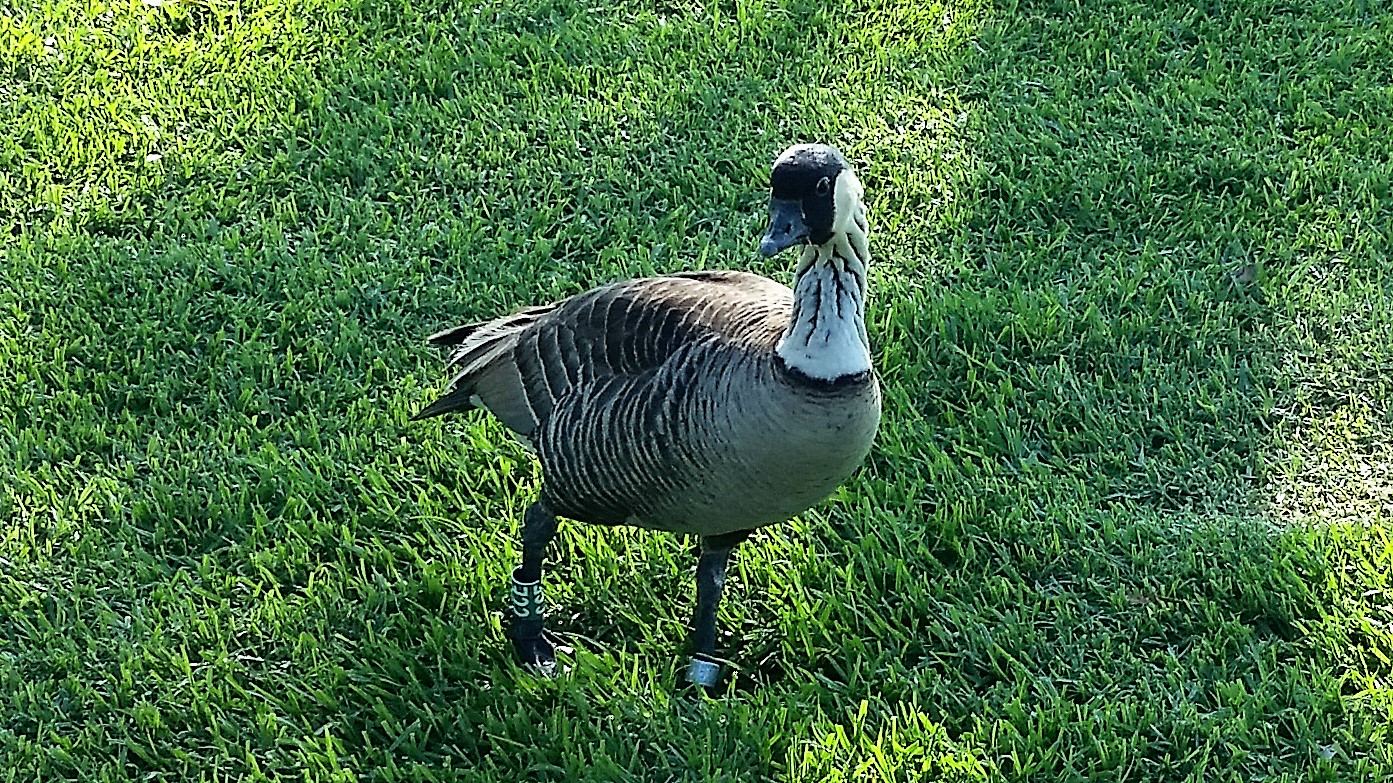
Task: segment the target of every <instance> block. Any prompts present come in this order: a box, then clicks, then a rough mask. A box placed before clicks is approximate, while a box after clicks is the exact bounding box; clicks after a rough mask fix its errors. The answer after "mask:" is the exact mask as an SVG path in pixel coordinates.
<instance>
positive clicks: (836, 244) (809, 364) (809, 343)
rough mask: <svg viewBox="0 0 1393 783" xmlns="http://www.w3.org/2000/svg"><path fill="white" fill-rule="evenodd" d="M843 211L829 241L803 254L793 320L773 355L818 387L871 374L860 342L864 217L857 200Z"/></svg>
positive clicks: (865, 343) (865, 344)
mask: <svg viewBox="0 0 1393 783" xmlns="http://www.w3.org/2000/svg"><path fill="white" fill-rule="evenodd" d="M858 190H859V187H858ZM839 195H840V194H839ZM857 195H858V196H859V193H858V194H857ZM839 206H841V205H840V204H839ZM847 206H848V207H850V212H851V214H850V215H848V216H847V219H846V220H844V221H841V222H843V223H844V225H843V226H841V227H840V228H841V230H840V231H838V232H837V233H834V234H833V235H832V239H831V240H829V241H828V242H827V243H826V244H823V245H820V246H817V247H813V246H809V247H806V248H804V249H803V254H802V256H801V257H800V258H799V260H798V273H797V278H796V279H795V280H794V283H793V316H792V318H791V319H790V320H789V325H788V329H787V330H786V331H785V332H784V336H783V339H782V340H780V341H779V344H778V347H777V348H776V349H775V350H776V351H777V352H778V354H779V356H780V357H781V358H782V359H783V360H784V363H785V364H787V365H788V366H790V367H792V368H794V369H796V370H798V371H799V372H801V373H802V374H804V375H807V376H809V377H811V378H815V379H817V380H821V381H835V380H837V379H839V378H846V377H849V376H854V375H859V374H862V373H865V372H868V371H869V370H870V369H871V348H870V340H869V339H868V338H867V336H866V269H867V267H868V266H869V265H870V261H871V254H870V249H869V246H868V244H867V241H866V234H867V223H866V213H865V207H864V206H862V204H861V201H860V199H859V198H856V199H853V200H852V201H851V203H850V204H848V205H847Z"/></svg>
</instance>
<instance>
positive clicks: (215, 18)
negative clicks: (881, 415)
mask: <svg viewBox="0 0 1393 783" xmlns="http://www.w3.org/2000/svg"><path fill="white" fill-rule="evenodd" d="M107 3H108V0H85V1H84V2H77V1H76V0H32V1H31V0H18V2H16V0H8V1H7V0H0V129H3V132H0V275H3V278H0V283H2V284H0V783H20V782H23V783H30V781H53V780H64V779H66V780H82V781H115V780H169V781H189V780H208V781H224V780H277V781H330V780H334V781H347V780H362V781H368V780H381V781H426V780H460V781H494V780H497V781H510V780H523V779H534V780H592V779H593V780H644V781H650V780H651V781H663V780H692V781H714V780H732V781H734V780H741V781H744V780H752V779H754V780H759V779H778V780H799V781H843V780H845V781H853V780H854V781H863V780H864V781H881V780H884V781H917V780H934V779H943V780H957V781H974V780H1004V781H1040V782H1041V783H1044V782H1046V781H1048V782H1050V783H1054V782H1056V781H1090V780H1096V781H1123V780H1125V781H1141V782H1149V781H1233V782H1234V783H1240V782H1241V783H1248V782H1249V781H1279V780H1280V781H1293V782H1294V781H1342V782H1343V781H1365V780H1368V781H1373V780H1379V779H1382V778H1383V777H1384V776H1393V729H1390V726H1391V725H1393V662H1391V661H1390V659H1393V577H1391V576H1390V571H1393V535H1390V529H1391V528H1393V521H1390V520H1391V519H1393V477H1390V475H1391V472H1393V407H1390V406H1391V405H1393V394H1391V392H1393V388H1390V387H1391V386H1393V380H1391V378H1393V271H1390V270H1393V266H1390V262H1389V259H1388V255H1389V252H1390V244H1393V242H1391V241H1390V240H1393V229H1391V228H1390V227H1391V226H1393V195H1391V194H1390V179H1391V178H1393V87H1390V85H1393V9H1388V8H1387V7H1386V5H1385V4H1384V3H1381V2H1378V1H1377V0H1358V1H1357V2H1356V1H1353V0H1351V2H1337V1H1335V0H1310V1H1309V2H1281V0H1235V1H1234V2H1230V3H1212V2H1201V1H1200V0H1195V2H1181V3H1179V4H1177V3H1161V2H1156V3H1152V4H1147V3H1141V2H1137V1H1136V0H1123V1H1122V2H1116V3H1107V4H1104V3H1093V4H1082V3H1078V2H1067V1H1061V2H1056V3H1049V2H1038V3H1022V4H1019V5H1012V4H1007V3H1005V2H1003V3H1001V4H999V5H995V6H992V5H987V4H985V3H981V2H975V1H974V0H948V2H946V3H933V2H925V3H894V2H889V1H888V0H859V2H832V3H822V2H813V1H812V0H735V1H734V2H730V1H729V0H720V2H716V3H712V4H708V5H700V4H697V3H694V2H683V1H680V0H670V1H669V2H659V3H657V4H651V3H648V4H645V3H626V2H620V3H608V4H595V6H596V7H588V6H587V5H584V4H580V3H575V2H571V1H570V0H507V2H497V3H485V4H482V5H475V4H471V3H463V2H459V3H457V2H452V1H451V0H416V1H415V2H405V0H241V1H240V2H229V1H228V0H163V2H160V1H159V0H144V1H143V2H141V1H139V0H124V2H117V3H114V4H107ZM810 140H819V141H827V142H832V143H835V144H838V145H839V146H841V147H842V148H843V149H844V150H845V151H846V152H847V153H848V155H849V156H850V157H851V158H852V160H853V161H854V162H855V163H856V164H857V166H858V167H859V168H860V170H861V173H862V179H863V181H864V182H865V184H866V188H867V196H868V200H869V202H870V206H871V211H872V215H871V217H872V228H873V236H872V246H873V250H874V252H875V254H876V265H875V266H874V268H873V269H872V286H873V291H872V308H873V312H872V313H871V322H870V324H869V326H870V329H871V336H872V342H873V346H874V348H875V353H876V356H877V361H878V366H879V370H880V373H881V376H882V380H883V386H884V389H885V393H886V411H885V419H884V424H883V429H882V432H881V436H880V438H879V441H878V445H877V447H876V449H875V450H874V452H873V453H872V456H871V458H870V459H869V461H868V464H867V465H866V467H865V468H864V469H863V470H862V471H861V472H859V473H858V474H857V476H856V477H855V478H854V479H852V480H851V481H850V482H848V483H847V485H846V486H845V487H844V488H843V489H842V490H841V491H840V492H839V493H838V494H837V495H836V496H835V497H834V498H833V499H832V500H830V501H829V502H827V503H825V504H823V505H822V506H820V507H819V508H818V509H817V510H816V511H814V512H811V513H809V514H807V515H805V516H804V517H803V518H801V519H799V520H796V521H794V522H792V523H790V524H788V525H784V526H780V527H777V528H774V529H770V530H768V531H766V532H764V533H762V534H761V535H759V536H758V537H756V539H755V540H754V541H753V542H751V544H749V545H747V546H746V547H744V548H743V549H742V550H741V552H740V554H739V556H738V562H737V564H736V565H735V567H734V568H733V569H732V582H731V588H730V590H729V592H728V597H727V600H726V603H725V605H724V607H723V612H722V624H723V626H724V627H725V628H727V629H730V630H731V631H732V633H731V635H730V637H729V638H728V639H726V640H725V642H723V644H724V645H725V647H726V649H727V650H728V651H729V653H730V655H731V657H732V658H733V659H734V660H735V662H736V664H737V665H738V666H739V672H738V674H737V676H736V677H735V678H734V680H733V683H732V685H731V686H730V688H729V690H728V691H727V692H725V693H724V694H722V695H720V696H719V697H718V698H715V699H707V698H705V697H703V696H701V695H699V694H695V693H691V692H688V691H687V690H685V689H683V688H680V687H679V686H678V682H679V666H680V663H681V661H680V659H679V657H678V656H677V652H678V650H679V648H680V647H681V645H682V642H683V640H684V638H685V633H686V622H687V619H688V617H689V614H690V608H691V604H692V601H693V592H694V588H693V584H692V579H691V576H692V571H693V567H694V564H695V560H694V558H693V556H692V549H691V545H692V544H691V542H689V541H682V540H678V539H676V538H674V537H671V536H663V535H656V534H650V533H644V532H636V531H630V530H616V531H606V530H597V529H591V528H584V527H581V526H578V525H563V528H562V533H561V536H560V537H559V539H558V542H557V544H556V546H555V549H554V552H555V553H556V561H557V563H556V567H555V569H554V570H553V571H552V572H551V575H552V576H551V578H550V586H549V598H550V600H551V603H552V604H553V608H552V617H553V624H554V626H555V627H556V628H557V629H558V630H560V631H562V632H563V633H565V634H567V635H568V636H569V637H570V638H571V640H572V641H573V643H574V645H575V647H576V648H577V649H576V652H575V654H574V656H573V657H572V658H571V659H570V660H569V661H568V663H569V666H570V671H569V673H568V674H567V676H565V677H562V678H560V679H557V680H554V681H539V680H537V679H535V678H533V677H531V676H529V675H527V674H526V673H524V672H522V671H520V670H519V669H518V668H517V667H515V666H514V665H513V663H512V662H511V658H510V651H509V648H508V645H507V641H506V639H505V638H504V636H503V633H502V630H501V626H500V610H501V609H502V597H503V596H502V589H503V587H504V585H505V583H506V580H507V576H508V573H509V571H510V570H511V568H512V566H513V564H514V561H515V559H516V558H517V555H518V547H517V544H516V543H515V535H516V530H517V527H518V522H519V518H520V516H521V512H522V509H523V508H524V507H525V506H526V504H527V503H528V502H530V499H531V497H532V495H533V492H534V491H535V488H536V485H537V481H538V474H537V470H536V467H535V465H534V463H533V462H532V461H531V460H530V459H529V458H528V457H527V455H526V454H525V453H524V452H523V451H522V449H521V447H520V446H518V445H515V444H514V443H513V442H511V441H510V440H509V439H508V438H507V437H506V436H505V434H504V432H503V430H502V429H501V428H500V427H499V426H498V425H496V424H495V423H493V422H491V421H485V420H483V419H481V418H475V417H469V418H463V419H452V420H448V421H440V420H435V421H431V422H428V423H422V424H409V423H408V422H407V418H408V417H409V416H410V415H411V414H412V413H413V412H414V411H416V410H417V409H418V408H419V406H420V405H422V404H423V403H424V402H426V401H428V400H429V399H430V398H431V395H432V394H433V393H434V392H435V391H437V390H438V389H439V388H440V387H441V385H442V383H443V376H442V374H441V364H440V359H439V357H438V356H437V355H435V353H433V352H432V351H431V350H430V349H428V347H427V346H426V345H425V344H424V342H423V338H424V336H425V335H426V334H428V333H429V332H431V331H433V330H435V329H437V328H440V327H442V326H445V325H450V324H454V323H458V322H461V321H465V320H469V319H475V318H480V317H485V316H490V315H494V314H499V313H503V312H506V311H508V310H510V309H512V308H516V307H519V306H522V305H524V304H528V303H537V302H543V301H547V300H551V299H554V298H557V297H561V296H565V295H567V294H571V293H575V292H578V291H580V290H583V289H584V288H586V287H588V286H591V285H594V284H597V283H600V282H604V281H609V280H613V279H616V278H621V277H628V276H633V275H639V274H650V273H655V272H665V271H676V270H682V269H693V268H702V267H732V268H742V269H755V270H759V271H762V272H765V273H767V274H770V275H772V276H774V277H776V278H778V279H782V280H787V279H788V277H789V270H788V268H787V266H786V265H787V263H788V259H787V258H780V259H774V260H772V261H765V260H762V259H760V258H758V257H757V255H756V253H755V252H754V250H755V246H756V241H757V234H758V231H759V230H760V228H761V223H760V221H761V218H762V211H763V205H764V198H765V193H764V187H765V183H766V177H767V171H768V165H769V163H770V161H771V160H772V158H773V156H774V155H775V154H776V153H777V152H778V151H779V150H781V149H782V148H783V147H784V146H786V145H788V144H790V143H793V142H796V141H810Z"/></svg>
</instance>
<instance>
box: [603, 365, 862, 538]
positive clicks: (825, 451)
mask: <svg viewBox="0 0 1393 783" xmlns="http://www.w3.org/2000/svg"><path fill="white" fill-rule="evenodd" d="M769 396H770V397H772V398H773V399H763V400H761V399H755V400H751V401H749V402H750V404H751V405H758V406H761V408H762V409H761V410H760V411H759V412H758V413H757V414H754V415H752V414H751V411H750V410H749V409H748V408H746V409H741V408H739V407H735V406H732V407H731V408H730V409H728V410H726V411H725V413H726V414H727V415H725V416H721V415H719V413H721V411H717V413H718V415H716V416H713V417H712V418H711V419H710V420H709V424H710V426H711V431H710V432H709V433H708V434H707V435H706V436H705V437H703V438H702V441H701V442H703V443H704V444H705V447H704V448H703V449H701V451H700V453H699V454H697V455H694V456H696V457H697V459H696V460H694V462H695V464H693V465H692V466H691V475H690V476H689V478H690V479H691V480H689V481H687V482H684V485H683V486H682V488H681V490H680V491H678V492H675V493H673V494H672V495H671V496H669V497H667V498H662V499H661V500H662V501H663V502H661V503H655V504H654V506H653V507H652V508H650V509H647V510H645V511H646V513H638V514H635V515H634V516H633V517H632V518H631V519H629V520H628V521H629V522H630V524H636V525H639V526H643V527H652V528H657V529H662V530H671V531H674V532H680V533H691V534H695V535H719V534H721V533H728V532H733V531H736V530H751V529H754V528H758V527H763V526H766V525H771V524H775V523H777V522H782V521H784V520H787V519H789V518H790V517H793V516H795V515H797V514H799V513H801V512H803V511H806V510H807V509H809V508H811V507H813V506H815V505H817V504H818V503H819V502H821V501H822V500H823V499H824V498H826V497H827V496H828V495H830V494H831V493H832V492H833V491H834V490H836V488H837V486H838V485H840V484H841V483H842V482H843V481H845V480H846V479H847V477H849V476H850V475H851V474H852V473H853V472H854V471H855V470H856V468H857V467H858V466H859V465H860V464H861V463H862V462H863V461H864V460H865V457H866V454H867V453H868V452H869V451H870V448H871V443H872V441H873V440H874V438H875V433H876V429H877V427H878V426H879V422H880V393H879V389H878V387H877V386H876V382H875V380H874V379H873V378H872V379H870V380H868V381H867V382H866V383H865V384H863V385H861V386H860V387H858V388H854V389H851V390H848V391H842V392H839V393H837V394H835V395H832V394H826V393H819V392H816V391H809V392H807V393H793V394H789V393H787V390H785V393H784V394H780V395H769Z"/></svg>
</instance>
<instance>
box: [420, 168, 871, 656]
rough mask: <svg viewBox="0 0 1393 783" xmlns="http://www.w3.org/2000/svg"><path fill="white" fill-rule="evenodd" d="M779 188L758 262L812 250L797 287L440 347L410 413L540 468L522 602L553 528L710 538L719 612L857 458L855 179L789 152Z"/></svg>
mask: <svg viewBox="0 0 1393 783" xmlns="http://www.w3.org/2000/svg"><path fill="white" fill-rule="evenodd" d="M781 165H782V166H783V167H784V171H783V174H784V176H783V177H782V178H781V177H780V171H781V169H780V166H781ZM771 180H772V183H771V184H772V188H771V227H770V231H769V233H768V234H766V236H765V238H764V241H763V243H762V245H761V249H762V250H763V251H764V252H765V253H766V254H769V255H772V254H773V253H776V252H778V251H779V250H781V249H784V248H785V247H789V246H794V245H801V246H802V250H801V252H800V256H799V264H798V270H797V273H796V276H795V282H794V287H793V288H791V289H790V288H789V287H787V286H784V285H782V284H780V283H777V282H775V281H773V280H770V279H768V278H765V277H761V276H759V275H754V274H750V273H745V272H734V271H711V272H689V273H681V274H673V275H666V276H661V277H650V278H642V279H636V280H626V281H622V282H617V283H612V284H610V285H606V286H602V287H599V288H596V289H592V290H590V291H587V292H584V293H581V294H578V295H576V296H573V297H571V298H569V299H565V300H563V301H561V302H557V303H555V304H552V305H546V306H542V307H534V308H529V309H525V310H523V311H521V312H519V313H516V314H514V315H510V316H505V317H502V318H498V319H494V320H491V321H484V322H480V323H476V324H470V325H466V326H462V327H457V328H453V329H448V330H446V331H443V332H440V333H438V334H436V335H433V336H432V337H431V342H433V343H435V344H438V345H444V346H452V347H453V350H452V352H451V356H450V366H451V367H452V368H455V374H454V377H453V379H452V381H451V383H450V388H449V390H448V391H447V392H446V393H445V394H444V395H442V396H441V397H440V399H438V400H437V401H436V402H435V403H434V404H432V405H430V406H429V407H427V408H426V409H425V410H423V411H421V413H419V414H418V415H417V418H428V417H431V416H437V415H441V414H445V413H452V412H460V411H467V410H470V409H473V408H483V409H485V410H487V411H489V412H490V413H492V414H493V415H494V416H496V417H497V418H498V419H499V420H500V421H502V422H503V424H504V425H505V426H507V427H508V428H509V429H510V430H512V431H513V432H514V433H515V434H517V436H519V437H520V438H521V439H522V440H524V441H525V442H526V443H528V444H529V445H530V446H531V447H532V448H533V449H534V450H535V452H536V454H537V457H538V459H539V461H540V463H541V469H542V477H543V481H542V488H541V491H540V497H539V500H538V503H537V504H536V505H535V506H534V507H533V509H532V510H529V517H528V519H527V520H525V525H524V564H523V567H522V568H520V569H519V572H518V573H515V576H514V582H515V588H516V585H518V584H523V585H524V586H527V585H531V584H532V582H534V581H535V582H536V583H537V590H538V591H539V590H540V582H539V581H538V580H539V579H540V564H541V553H540V551H536V552H534V553H533V555H535V557H533V558H532V559H533V560H535V562H536V568H535V569H534V568H529V553H528V551H527V543H526V539H527V535H528V529H529V527H531V528H535V529H537V530H541V531H542V532H541V533H539V534H538V536H537V537H540V538H544V539H547V540H549V538H550V537H551V535H552V534H553V533H554V530H555V522H554V519H553V517H554V516H555V515H559V516H563V517H567V518H570V519H575V520H578V521H582V522H588V523H594V524H604V525H614V524H628V525H636V526H639V527H645V528H650V529H655V530H664V531H670V532H675V533H687V534H693V535H697V536H700V537H702V541H703V550H704V552H708V553H716V554H718V555H719V557H715V556H714V555H713V557H712V558H711V561H712V562H713V563H715V561H716V560H719V563H718V565H719V569H718V570H719V572H720V573H719V574H718V576H720V579H716V580H715V581H716V582H717V584H716V586H715V588H714V589H715V591H716V593H715V595H716V599H718V598H719V582H720V581H721V580H722V579H723V574H724V568H725V561H726V558H727V557H728V555H729V552H730V550H731V549H733V548H734V546H735V545H736V544H738V543H739V541H740V540H742V539H743V538H744V537H745V536H747V535H748V534H749V532H750V531H752V530H755V529H757V528H760V527H763V526H766V525H770V524H774V523H777V522H781V521H784V520H787V519H789V518H790V517H792V516H794V515H796V514H798V513H800V512H802V511H804V510H806V509H808V508H810V507H812V506H813V505H815V504H816V503H818V502H819V501H821V500H822V499H824V498H825V497H827V495H828V494H830V493H831V492H832V491H833V490H834V489H835V488H836V487H837V485H838V484H840V483H841V482H842V481H843V480H845V479H846V478H847V477H848V476H849V475H850V474H851V473H852V472H853V471H854V470H855V469H856V467H857V466H858V465H860V463H861V462H862V461H863V460H864V458H865V456H866V453H867V452H868V450H869V449H870V447H871V443H872V440H873V439H874V436H875V432H876V428H877V426H878V424H879V420H880V393H879V388H878V385H877V382H876V378H875V374H874V372H873V371H872V368H871V363H870V352H869V346H868V340H867V337H866V331H865V326H864V314H865V298H866V267H867V265H868V263H869V261H870V257H869V252H868V245H867V241H866V234H867V223H866V218H865V211H864V207H863V205H862V202H861V190H860V184H859V182H858V181H857V180H856V177H855V175H854V173H852V171H851V169H850V167H849V165H848V164H846V161H845V159H844V158H842V157H841V155H840V153H838V152H836V151H835V150H833V149H831V148H829V147H822V146H820V145H800V146H798V147H794V148H791V149H790V150H789V151H787V152H785V153H784V155H783V156H781V157H780V159H779V161H776V164H775V169H774V175H772V176H771ZM781 184H782V186H783V188H782V190H783V192H781V187H780V186H781ZM820 207H823V208H825V209H822V210H821V211H820V209H819V208H820ZM547 519H551V521H550V522H547V521H546V520H547ZM547 531H550V532H547ZM727 543H728V544H729V545H728V546H726V544H727ZM544 546H545V541H543V542H542V543H541V547H544ZM539 550H540V548H539ZM707 560H708V558H707V557H706V555H703V563H707ZM713 569H715V566H714V565H713V566H711V567H710V568H708V570H713ZM534 571H535V572H536V575H535V577H534V576H533V573H532V572H534ZM708 581H710V580H708ZM698 583H699V584H698V593H699V596H698V603H699V608H698V621H697V625H698V629H697V633H696V634H695V636H694V646H696V647H698V648H700V647H703V646H706V647H709V646H710V645H709V644H705V645H704V644H703V643H702V641H703V640H702V639H701V638H700V637H701V636H702V635H703V633H702V630H703V629H702V628H701V626H702V624H703V622H704V618H703V617H702V616H701V615H702V608H701V603H702V595H701V593H702V589H701V585H702V573H701V572H700V568H699V573H698ZM707 592H708V595H707V598H710V596H709V592H710V590H709V589H708V591H707ZM515 593H516V589H515ZM537 597H538V600H540V593H539V592H538V593H537ZM517 600H518V599H517V598H516V595H515V604H516V601H517ZM526 600H531V599H526ZM707 603H710V607H709V609H710V612H709V614H710V624H714V608H715V604H714V602H711V601H709V600H708V601H707ZM515 609H516V607H515ZM515 614H516V611H515ZM537 614H538V622H537V629H536V631H537V634H538V635H539V634H540V609H539V607H538V611H537ZM528 633H530V631H528ZM710 635H711V636H712V637H713V641H714V629H712V632H711V634H710ZM514 641H515V643H518V644H519V653H520V654H521V655H522V656H523V658H524V660H527V659H529V658H531V659H533V660H531V661H529V662H532V663H541V664H545V663H548V662H549V656H550V647H549V645H548V646H546V647H545V649H542V650H541V653H540V654H539V653H537V651H536V650H534V649H530V648H529V649H524V647H525V645H523V644H522V643H520V642H519V637H518V635H517V634H516V633H515V634H514ZM698 653H699V654H701V653H705V654H708V655H709V654H710V653H711V650H709V649H708V650H701V649H698ZM539 658H545V659H547V660H538V659H539ZM695 665H696V664H694V666H695ZM693 678H694V679H697V680H698V681H700V680H702V679H703V678H704V676H703V675H694V676H693Z"/></svg>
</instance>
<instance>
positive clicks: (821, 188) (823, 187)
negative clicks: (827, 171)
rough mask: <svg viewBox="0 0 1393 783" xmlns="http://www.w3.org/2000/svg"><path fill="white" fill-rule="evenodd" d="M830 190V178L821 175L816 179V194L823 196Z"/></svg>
mask: <svg viewBox="0 0 1393 783" xmlns="http://www.w3.org/2000/svg"><path fill="white" fill-rule="evenodd" d="M831 191H832V180H830V179H828V178H826V177H823V178H822V179H820V180H818V181H817V194H818V195H819V196H825V195H827V194H828V193H830V192H831Z"/></svg>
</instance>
